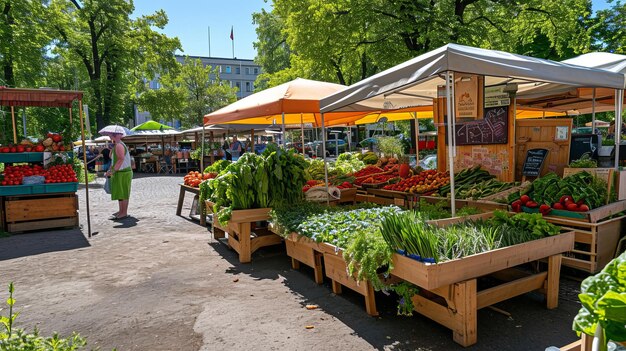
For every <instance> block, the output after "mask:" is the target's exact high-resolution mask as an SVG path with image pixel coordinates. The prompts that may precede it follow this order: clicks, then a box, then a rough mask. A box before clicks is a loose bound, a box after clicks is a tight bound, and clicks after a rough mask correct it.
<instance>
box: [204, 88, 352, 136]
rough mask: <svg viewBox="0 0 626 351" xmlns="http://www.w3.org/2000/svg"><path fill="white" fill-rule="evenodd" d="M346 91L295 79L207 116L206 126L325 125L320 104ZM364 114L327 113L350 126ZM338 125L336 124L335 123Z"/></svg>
mask: <svg viewBox="0 0 626 351" xmlns="http://www.w3.org/2000/svg"><path fill="white" fill-rule="evenodd" d="M344 88H345V86H344V85H341V84H335V83H327V82H320V81H315V80H309V79H302V78H296V79H294V80H292V81H290V82H287V83H284V84H281V85H278V86H275V87H273V88H269V89H265V90H263V91H260V92H258V93H255V94H252V95H250V96H247V97H245V98H243V99H241V100H238V101H236V102H234V103H232V104H230V105H228V106H226V107H223V108H221V109H219V110H217V111H215V112H211V113H209V114H207V115H206V116H204V124H205V125H209V124H221V123H236V124H274V123H282V124H301V123H312V124H314V125H316V126H321V125H322V115H321V114H320V106H319V101H320V99H322V98H323V97H325V96H328V95H331V94H333V93H336V92H338V91H340V90H343V89H344ZM363 115H364V112H339V113H327V114H325V116H324V119H325V122H327V123H325V125H329V123H330V121H333V120H335V121H341V122H342V123H348V122H350V121H354V120H355V119H356V118H355V117H356V116H363ZM335 124H336V123H335Z"/></svg>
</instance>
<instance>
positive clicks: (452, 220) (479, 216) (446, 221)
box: [426, 212, 493, 227]
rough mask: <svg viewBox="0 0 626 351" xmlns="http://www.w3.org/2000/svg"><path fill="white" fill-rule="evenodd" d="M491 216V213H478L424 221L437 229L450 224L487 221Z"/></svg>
mask: <svg viewBox="0 0 626 351" xmlns="http://www.w3.org/2000/svg"><path fill="white" fill-rule="evenodd" d="M492 216H493V212H485V213H479V214H475V215H469V216H462V217H452V218H444V219H434V220H430V221H426V223H428V224H431V225H434V226H437V227H447V226H449V225H452V224H457V223H462V222H467V221H478V220H483V219H488V218H491V217H492Z"/></svg>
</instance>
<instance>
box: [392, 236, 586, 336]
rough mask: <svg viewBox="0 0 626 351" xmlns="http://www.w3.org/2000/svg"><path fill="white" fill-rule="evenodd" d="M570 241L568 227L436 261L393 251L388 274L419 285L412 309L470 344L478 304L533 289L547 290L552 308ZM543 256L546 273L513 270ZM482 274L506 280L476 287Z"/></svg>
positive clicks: (572, 238)
mask: <svg viewBox="0 0 626 351" xmlns="http://www.w3.org/2000/svg"><path fill="white" fill-rule="evenodd" d="M573 246H574V232H566V233H562V234H560V235H556V236H551V237H547V238H543V239H538V240H534V241H530V242H527V243H523V244H519V245H514V246H509V247H505V248H501V249H497V250H492V251H489V252H483V253H480V254H476V255H472V256H468V257H463V258H460V259H456V260H451V261H446V262H442V263H437V264H425V263H422V262H418V261H416V260H413V259H411V258H408V257H405V256H402V255H399V254H394V256H393V267H394V268H393V270H392V272H391V274H392V275H393V276H396V277H398V278H400V279H403V280H405V281H407V282H410V283H413V284H415V285H417V286H419V287H421V288H422V290H421V292H420V294H417V295H415V296H413V298H412V301H413V304H414V309H415V311H416V312H418V313H420V314H422V315H424V316H426V317H428V318H430V319H432V320H433V321H435V322H437V323H439V324H442V325H444V326H446V327H448V328H450V329H451V330H452V332H453V339H454V341H455V342H457V343H458V344H460V345H462V346H470V345H473V344H475V343H476V342H477V311H478V310H479V309H481V308H484V307H487V306H490V305H493V304H495V303H498V302H501V301H504V300H507V299H510V298H512V297H515V296H518V295H521V294H525V293H527V292H530V291H533V290H540V291H542V292H545V294H546V300H547V307H548V308H549V309H552V308H556V307H557V305H558V293H559V275H560V267H561V258H562V256H561V253H562V252H565V251H568V250H571V249H572V248H573ZM545 258H547V259H548V270H547V271H546V272H541V273H536V274H527V273H525V272H521V271H518V270H514V269H512V268H513V267H515V266H518V265H521V264H524V263H528V262H531V261H536V260H541V259H545ZM486 275H494V276H495V277H496V278H497V279H498V280H503V281H505V282H504V283H502V284H500V285H497V286H494V287H491V288H488V289H484V290H481V291H478V287H477V278H479V277H482V276H486ZM424 290H427V292H426V291H424ZM433 295H435V296H433ZM433 297H434V298H433Z"/></svg>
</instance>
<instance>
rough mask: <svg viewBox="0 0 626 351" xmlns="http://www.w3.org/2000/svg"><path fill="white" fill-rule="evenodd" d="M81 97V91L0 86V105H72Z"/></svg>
mask: <svg viewBox="0 0 626 351" xmlns="http://www.w3.org/2000/svg"><path fill="white" fill-rule="evenodd" d="M82 98H83V92H82V91H71V90H56V89H21V88H7V87H4V86H0V106H26V107H67V108H69V107H72V103H73V102H74V101H75V100H79V99H82Z"/></svg>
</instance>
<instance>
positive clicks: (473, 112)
mask: <svg viewBox="0 0 626 351" xmlns="http://www.w3.org/2000/svg"><path fill="white" fill-rule="evenodd" d="M454 97H455V99H454V100H455V103H456V106H455V107H456V117H457V118H461V119H463V118H477V117H478V76H477V75H463V76H461V77H459V78H458V80H457V81H456V83H455V86H454Z"/></svg>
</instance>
